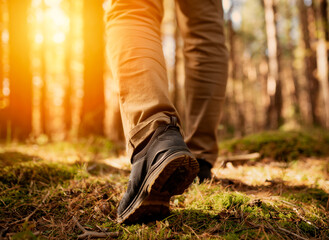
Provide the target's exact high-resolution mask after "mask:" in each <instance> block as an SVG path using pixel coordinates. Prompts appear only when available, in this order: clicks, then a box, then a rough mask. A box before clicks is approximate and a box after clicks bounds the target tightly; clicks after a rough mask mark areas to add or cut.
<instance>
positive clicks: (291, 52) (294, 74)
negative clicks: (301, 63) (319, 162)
mask: <svg viewBox="0 0 329 240" xmlns="http://www.w3.org/2000/svg"><path fill="white" fill-rule="evenodd" d="M284 7H285V8H286V16H285V17H286V19H288V21H287V28H286V32H285V33H286V35H287V47H288V51H289V60H288V61H289V68H290V72H291V80H292V85H293V92H292V105H293V110H294V115H295V118H297V119H298V122H300V96H299V91H300V86H299V83H298V77H297V71H296V68H295V66H294V64H293V62H294V50H295V48H296V46H295V44H294V41H293V39H292V37H291V32H292V30H293V25H292V21H291V19H293V17H294V16H293V13H292V9H291V8H292V7H293V4H291V3H288V2H285V5H284Z"/></svg>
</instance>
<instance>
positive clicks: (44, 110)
mask: <svg viewBox="0 0 329 240" xmlns="http://www.w3.org/2000/svg"><path fill="white" fill-rule="evenodd" d="M45 1H46V0H42V3H41V8H42V13H43V18H44V19H43V22H42V27H41V28H42V36H43V41H42V45H41V49H40V63H41V79H42V87H41V95H40V129H41V133H43V134H46V135H50V132H49V116H48V101H47V89H48V84H47V57H46V54H47V43H48V36H47V22H46V19H45V16H46V3H45Z"/></svg>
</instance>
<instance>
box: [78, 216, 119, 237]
mask: <svg viewBox="0 0 329 240" xmlns="http://www.w3.org/2000/svg"><path fill="white" fill-rule="evenodd" d="M72 219H73V221H74V222H75V224H76V225H77V227H78V228H79V229H80V230H81V231H82V232H83V234H80V235H79V236H78V239H86V238H107V237H118V236H119V232H101V233H100V232H94V231H88V230H86V229H85V228H84V227H83V226H82V225H81V224H80V223H79V221H78V219H77V218H76V217H75V216H73V218H72Z"/></svg>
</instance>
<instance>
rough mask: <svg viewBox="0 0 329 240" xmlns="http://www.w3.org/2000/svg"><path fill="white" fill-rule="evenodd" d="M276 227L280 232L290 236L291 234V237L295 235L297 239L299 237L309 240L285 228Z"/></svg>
mask: <svg viewBox="0 0 329 240" xmlns="http://www.w3.org/2000/svg"><path fill="white" fill-rule="evenodd" d="M276 227H277V228H278V229H279V230H281V231H282V232H286V233H289V234H291V235H293V236H295V237H297V238H300V239H303V240H308V239H307V238H304V237H302V236H299V235H297V234H296V233H293V232H290V231H288V230H287V229H284V228H282V227H279V226H276Z"/></svg>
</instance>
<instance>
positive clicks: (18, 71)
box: [8, 0, 32, 140]
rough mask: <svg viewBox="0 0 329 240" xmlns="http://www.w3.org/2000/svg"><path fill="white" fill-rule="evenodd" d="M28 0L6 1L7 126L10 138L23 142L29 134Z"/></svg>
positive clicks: (30, 97)
mask: <svg viewBox="0 0 329 240" xmlns="http://www.w3.org/2000/svg"><path fill="white" fill-rule="evenodd" d="M29 6H30V1H29V0H10V1H8V10H9V36H10V39H9V52H10V56H9V65H10V72H9V78H10V100H9V101H10V103H9V104H10V106H9V107H10V123H11V129H12V136H13V138H14V139H17V140H24V139H26V138H27V137H28V136H29V135H30V133H31V132H32V75H31V71H30V55H29V53H30V50H29V38H28V24H27V14H28V8H29Z"/></svg>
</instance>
